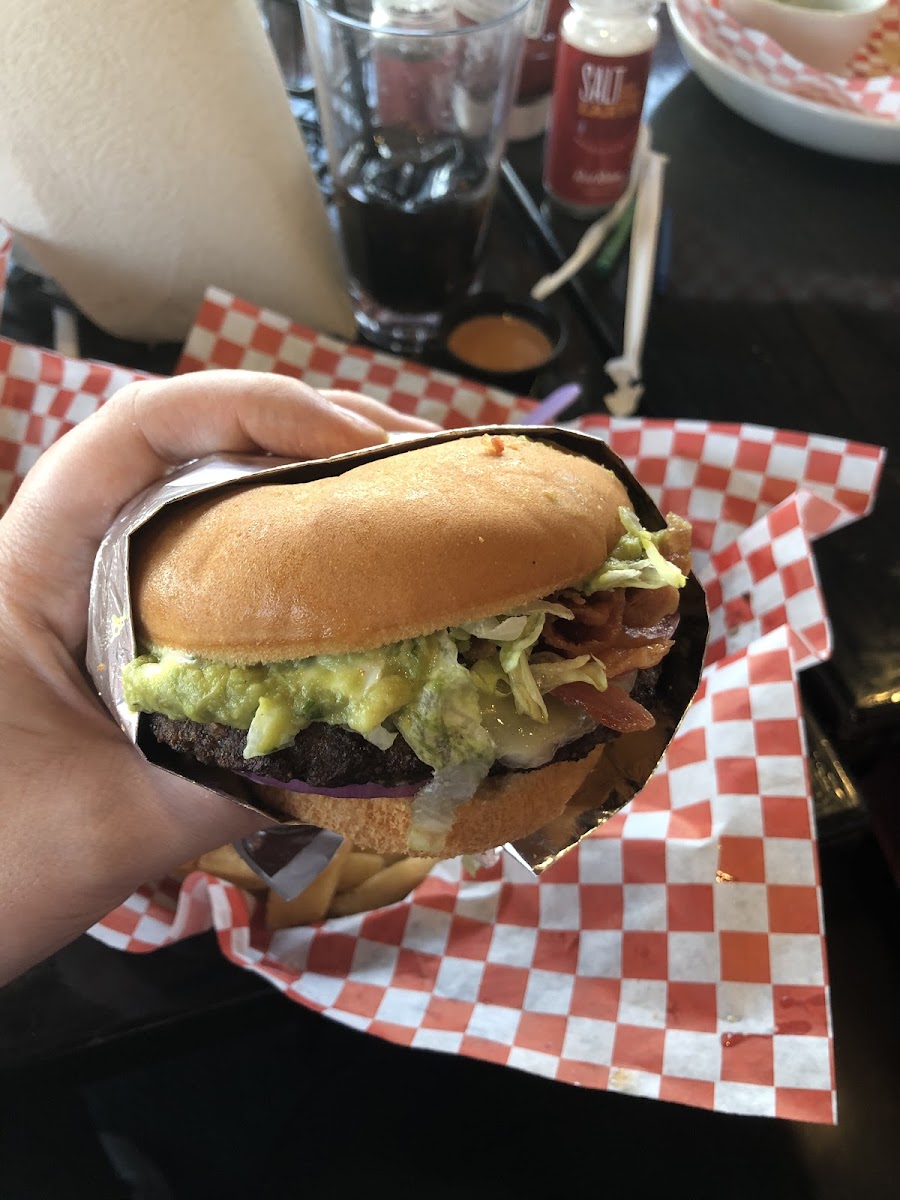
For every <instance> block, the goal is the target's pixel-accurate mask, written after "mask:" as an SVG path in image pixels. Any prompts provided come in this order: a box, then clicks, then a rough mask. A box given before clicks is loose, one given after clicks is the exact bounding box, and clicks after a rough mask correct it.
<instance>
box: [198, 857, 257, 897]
mask: <svg viewBox="0 0 900 1200" xmlns="http://www.w3.org/2000/svg"><path fill="white" fill-rule="evenodd" d="M197 870H198V871H209V873H210V875H218V877H219V878H220V879H225V880H227V881H228V882H229V883H233V884H235V885H236V886H237V887H240V888H246V889H247V891H248V892H264V891H265V890H266V882H265V880H264V879H260V877H259V876H258V875H257V874H256V872H255V871H253V870H251V869H250V867H248V866H247V864H246V863H245V862H244V860H243V859H242V858H241V856H240V855H239V854H238V852H237V850H235V848H234V846H219V848H218V849H217V850H210V851H208V852H207V853H206V854H201V855H200V857H199V858H198V859H197Z"/></svg>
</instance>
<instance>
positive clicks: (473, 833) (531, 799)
mask: <svg viewBox="0 0 900 1200" xmlns="http://www.w3.org/2000/svg"><path fill="white" fill-rule="evenodd" d="M603 750H604V747H603V746H602V745H601V746H597V747H595V749H593V750H592V751H591V752H590V754H588V755H587V756H586V757H585V758H582V759H579V760H578V761H577V762H558V763H550V764H549V765H548V766H546V767H541V768H539V769H538V770H536V771H517V772H513V773H511V774H509V775H498V776H494V777H491V778H489V779H487V780H486V781H485V782H484V783H483V784H482V785H481V787H480V788H479V789H478V791H477V792H476V793H475V795H474V796H473V797H472V799H471V800H468V801H467V802H466V803H465V804H463V805H461V806H460V807H459V808H458V809H457V810H456V820H455V821H454V822H453V827H452V828H451V830H450V832H449V833H448V834H447V840H446V842H445V844H444V846H443V848H442V849H441V851H440V853H441V856H442V857H444V858H455V857H456V855H457V854H479V853H481V852H482V851H484V850H493V849H494V847H496V846H502V845H504V844H505V843H506V842H514V841H516V839H517V838H522V837H526V836H527V835H528V834H529V833H534V831H535V830H536V829H540V828H541V826H542V825H546V824H547V823H548V822H549V821H552V820H553V819H554V818H555V817H558V816H559V814H560V813H561V812H562V810H563V809H564V808H565V807H566V804H568V802H569V800H570V799H571V798H572V796H574V794H575V793H576V792H577V791H578V789H579V788H580V787H581V785H582V784H583V783H584V781H585V780H586V779H587V777H588V775H589V774H590V773H591V771H592V770H593V769H594V767H595V766H596V765H597V763H598V762H599V761H600V757H601V755H602V754H603ZM253 790H254V791H255V792H256V793H257V794H258V795H259V796H260V798H261V799H262V800H263V802H264V804H265V806H266V807H267V808H268V809H270V810H271V811H273V812H277V813H279V814H280V815H281V816H285V817H293V818H295V819H296V820H298V821H303V822H304V823H306V824H308V825H318V826H319V828H320V829H330V830H333V832H335V833H340V834H343V836H344V837H346V838H349V839H350V840H351V841H352V842H354V843H355V844H356V846H357V847H358V848H359V849H361V850H370V851H374V852H375V853H376V854H408V853H409V847H408V845H407V838H408V837H409V827H410V818H411V816H412V800H411V799H410V798H409V797H397V796H378V797H374V798H371V799H366V800H358V799H350V798H348V797H346V796H322V795H318V794H316V793H304V792H290V791H287V790H286V789H283V788H274V787H269V786H267V785H265V784H258V785H256V786H255V787H254V789H253Z"/></svg>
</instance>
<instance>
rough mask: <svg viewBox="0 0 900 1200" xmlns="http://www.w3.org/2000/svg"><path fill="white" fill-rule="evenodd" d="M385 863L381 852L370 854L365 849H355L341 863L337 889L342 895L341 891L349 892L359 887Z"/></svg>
mask: <svg viewBox="0 0 900 1200" xmlns="http://www.w3.org/2000/svg"><path fill="white" fill-rule="evenodd" d="M384 865H385V861H384V859H383V858H382V857H381V855H380V854H368V853H366V852H365V851H364V850H354V851H353V852H352V854H348V855H347V857H346V858H345V859H344V861H343V863H342V864H341V877H340V879H339V880H338V885H337V888H336V889H335V891H336V892H337V894H338V895H340V894H341V892H349V891H350V890H351V889H352V888H355V887H359V885H360V884H361V883H365V881H366V880H367V879H368V878H369V876H370V875H374V874H375V872H376V871H380V870H381V868H382V867H383V866H384Z"/></svg>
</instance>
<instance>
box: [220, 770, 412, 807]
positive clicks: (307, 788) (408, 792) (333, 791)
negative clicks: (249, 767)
mask: <svg viewBox="0 0 900 1200" xmlns="http://www.w3.org/2000/svg"><path fill="white" fill-rule="evenodd" d="M240 774H241V775H243V777H244V778H245V779H251V780H252V781H253V782H254V783H262V784H265V785H266V786H267V787H274V788H283V789H284V790H285V791H288V792H305V793H307V794H312V795H316V796H338V797H345V798H346V799H348V800H372V799H374V798H375V797H377V796H390V797H394V796H397V797H400V796H415V794H416V792H418V791H419V790H420V789H421V788H423V787H424V786H425V783H405V784H403V785H402V786H400V787H387V786H385V785H384V784H382V783H357V784H351V785H349V786H348V787H339V788H327V787H317V786H316V785H314V784H311V783H304V782H303V780H302V779H291V780H289V781H287V782H285V780H283V779H273V778H272V777H271V776H270V775H253V774H251V773H250V772H249V771H241V772H240ZM425 782H427V780H426V781H425Z"/></svg>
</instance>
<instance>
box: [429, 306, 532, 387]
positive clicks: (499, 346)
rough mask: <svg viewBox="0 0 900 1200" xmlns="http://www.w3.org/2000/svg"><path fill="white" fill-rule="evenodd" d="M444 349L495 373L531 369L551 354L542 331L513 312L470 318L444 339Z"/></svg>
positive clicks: (469, 362) (473, 364) (479, 367)
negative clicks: (445, 347)
mask: <svg viewBox="0 0 900 1200" xmlns="http://www.w3.org/2000/svg"><path fill="white" fill-rule="evenodd" d="M447 348H448V349H449V351H450V352H451V354H453V355H455V356H456V358H458V359H459V360H460V361H461V362H465V363H468V364H469V365H470V366H472V367H477V368H478V369H479V370H480V371H496V372H497V373H498V374H507V373H510V372H513V371H528V370H531V369H532V368H533V367H539V366H541V364H542V363H545V362H546V361H547V360H548V359H549V358H550V356H551V355H552V354H553V343H552V342H551V341H550V339H549V338H548V337H547V335H546V334H545V333H544V332H543V330H541V329H538V327H537V326H536V325H532V324H531V322H530V321H525V320H523V319H522V318H521V317H514V316H513V315H512V313H496V314H494V313H490V314H487V315H485V316H478V317H469V318H468V320H466V321H462V322H461V323H460V324H459V325H457V326H456V328H455V329H454V330H453V332H452V333H451V334H450V336H449V337H448V338H447Z"/></svg>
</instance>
